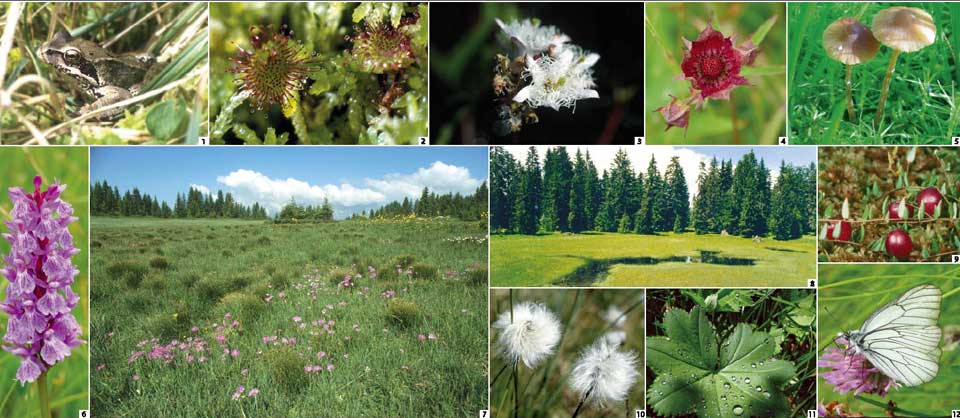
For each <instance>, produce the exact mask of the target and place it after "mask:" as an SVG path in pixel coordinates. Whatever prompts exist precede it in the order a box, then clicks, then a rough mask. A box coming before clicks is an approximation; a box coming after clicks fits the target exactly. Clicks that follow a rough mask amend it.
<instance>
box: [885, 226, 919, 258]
mask: <svg viewBox="0 0 960 418" xmlns="http://www.w3.org/2000/svg"><path fill="white" fill-rule="evenodd" d="M886 244H887V253H888V254H890V255H892V256H894V257H897V258H907V257H908V256H910V252H911V251H913V241H911V240H910V234H908V233H907V231H904V230H902V229H894V230H893V231H890V233H889V234H887V243H886Z"/></svg>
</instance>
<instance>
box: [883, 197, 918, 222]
mask: <svg viewBox="0 0 960 418" xmlns="http://www.w3.org/2000/svg"><path fill="white" fill-rule="evenodd" d="M904 206H906V207H907V216H906V218H907V219H910V218H912V217H913V206H910V205H904ZM888 211H889V212H890V219H900V218H902V217H901V216H900V201H899V200H896V201H893V202H890V206H889V207H888Z"/></svg>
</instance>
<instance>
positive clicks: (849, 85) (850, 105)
mask: <svg viewBox="0 0 960 418" xmlns="http://www.w3.org/2000/svg"><path fill="white" fill-rule="evenodd" d="M847 116H849V119H850V122H856V121H857V115H856V114H855V113H853V66H852V65H850V64H847Z"/></svg>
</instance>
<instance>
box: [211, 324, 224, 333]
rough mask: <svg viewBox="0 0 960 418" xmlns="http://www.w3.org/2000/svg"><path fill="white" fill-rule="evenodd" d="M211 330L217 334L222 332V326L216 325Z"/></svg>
mask: <svg viewBox="0 0 960 418" xmlns="http://www.w3.org/2000/svg"><path fill="white" fill-rule="evenodd" d="M213 330H214V331H217V332H223V325H217V327H216V328H214V329H213Z"/></svg>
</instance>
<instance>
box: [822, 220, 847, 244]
mask: <svg viewBox="0 0 960 418" xmlns="http://www.w3.org/2000/svg"><path fill="white" fill-rule="evenodd" d="M837 224H840V236H839V237H836V238H834V236H833V231H834V228H836V227H837ZM852 235H853V228H851V227H850V222H847V221H827V241H850V237H851V236H852Z"/></svg>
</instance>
